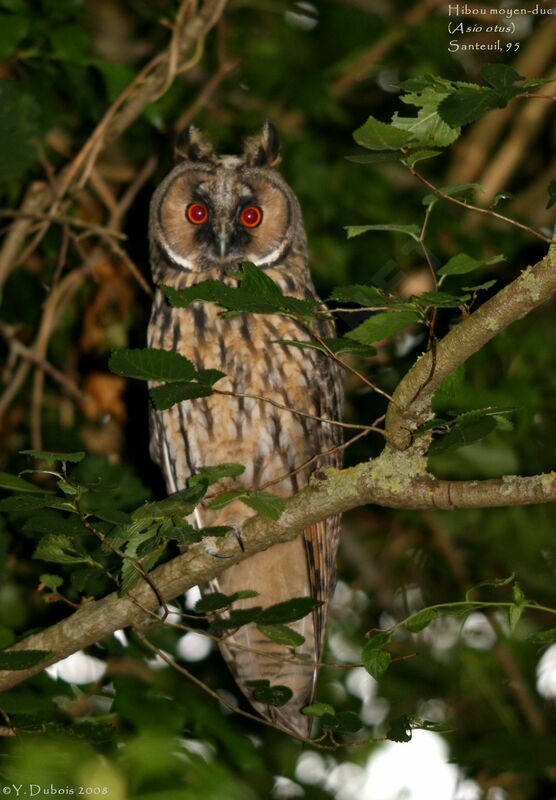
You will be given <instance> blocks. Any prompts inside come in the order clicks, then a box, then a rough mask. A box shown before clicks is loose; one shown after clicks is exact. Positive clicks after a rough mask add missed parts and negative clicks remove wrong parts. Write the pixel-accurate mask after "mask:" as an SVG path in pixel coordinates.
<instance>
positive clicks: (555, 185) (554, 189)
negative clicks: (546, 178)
mask: <svg viewBox="0 0 556 800" xmlns="http://www.w3.org/2000/svg"><path fill="white" fill-rule="evenodd" d="M554 203H556V180H552V181H550V183H549V184H548V203H547V204H546V208H547V209H548V208H552V206H553V205H554Z"/></svg>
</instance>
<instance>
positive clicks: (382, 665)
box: [361, 639, 392, 681]
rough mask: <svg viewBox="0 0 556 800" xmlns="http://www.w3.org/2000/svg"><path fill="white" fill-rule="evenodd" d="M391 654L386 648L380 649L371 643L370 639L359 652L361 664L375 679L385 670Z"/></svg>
mask: <svg viewBox="0 0 556 800" xmlns="http://www.w3.org/2000/svg"><path fill="white" fill-rule="evenodd" d="M391 660H392V656H391V655H390V653H389V652H388V651H387V650H381V649H380V648H378V647H376V646H375V645H373V644H372V639H371V640H370V641H369V642H367V643H366V644H365V646H364V648H363V650H362V652H361V661H362V663H363V666H364V667H365V669H366V670H367V672H368V673H369V675H370V676H371V678H374V679H375V681H378V680H379V678H380V677H381V676H382V675H383V674H384V673H385V672H386V670H387V669H388V667H389V665H390V661H391Z"/></svg>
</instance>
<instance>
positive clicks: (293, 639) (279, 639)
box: [257, 624, 305, 647]
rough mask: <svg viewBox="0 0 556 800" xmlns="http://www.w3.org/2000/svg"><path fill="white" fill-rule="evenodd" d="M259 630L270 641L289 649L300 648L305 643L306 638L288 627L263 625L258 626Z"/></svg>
mask: <svg viewBox="0 0 556 800" xmlns="http://www.w3.org/2000/svg"><path fill="white" fill-rule="evenodd" d="M257 628H258V629H259V631H260V632H261V633H262V634H263V636H266V637H267V638H268V639H271V640H272V641H273V642H276V643H277V644H285V645H288V647H299V645H301V644H303V642H304V641H305V637H304V636H302V635H301V634H300V633H297V631H294V630H292V628H289V627H288V626H287V625H281V624H275V625H261V624H258V625H257Z"/></svg>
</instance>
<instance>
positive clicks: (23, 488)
mask: <svg viewBox="0 0 556 800" xmlns="http://www.w3.org/2000/svg"><path fill="white" fill-rule="evenodd" d="M0 489H8V490H9V491H11V492H30V493H32V494H41V495H44V494H45V492H46V491H47V490H46V489H44V488H42V487H40V486H35V484H33V483H29V482H28V481H24V480H23V478H20V477H19V476H18V475H10V474H9V473H8V472H0Z"/></svg>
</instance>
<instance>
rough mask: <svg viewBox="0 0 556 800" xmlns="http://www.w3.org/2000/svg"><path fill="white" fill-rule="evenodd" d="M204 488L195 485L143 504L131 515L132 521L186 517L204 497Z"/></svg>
mask: <svg viewBox="0 0 556 800" xmlns="http://www.w3.org/2000/svg"><path fill="white" fill-rule="evenodd" d="M205 491H206V489H205V486H204V485H203V484H200V483H199V484H195V485H193V486H189V487H187V488H186V489H180V490H179V491H177V492H174V494H171V495H169V496H168V497H166V498H164V500H156V501H155V502H153V503H144V504H143V505H142V506H139V508H136V509H135V511H134V512H133V514H132V515H131V516H132V518H133V520H135V521H137V520H161V521H163V520H165V519H169V518H173V517H186V516H187V515H188V514H191V513H192V511H194V510H195V506H196V505H197V504H198V503H199V501H200V500H202V499H203V497H204V496H205ZM132 525H133V523H132Z"/></svg>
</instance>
